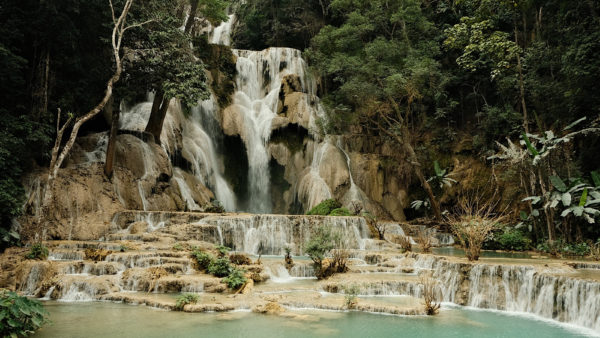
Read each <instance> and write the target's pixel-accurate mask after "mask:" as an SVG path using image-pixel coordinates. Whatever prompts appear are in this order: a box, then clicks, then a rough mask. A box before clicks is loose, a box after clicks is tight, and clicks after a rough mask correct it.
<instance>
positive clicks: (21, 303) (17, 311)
mask: <svg viewBox="0 0 600 338" xmlns="http://www.w3.org/2000/svg"><path fill="white" fill-rule="evenodd" d="M47 322H48V312H47V311H46V310H45V309H44V307H43V306H42V303H40V302H39V301H37V300H33V299H29V298H27V297H22V296H19V295H18V294H17V293H16V292H13V291H9V290H6V289H0V332H1V333H2V336H3V337H26V336H28V335H30V334H33V333H34V332H35V331H36V330H37V329H39V328H40V327H42V325H44V324H45V323H47Z"/></svg>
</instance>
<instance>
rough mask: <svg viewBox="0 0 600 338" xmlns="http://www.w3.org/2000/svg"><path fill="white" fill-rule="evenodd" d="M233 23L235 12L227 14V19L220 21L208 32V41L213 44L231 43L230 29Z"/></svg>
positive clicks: (227, 44)
mask: <svg viewBox="0 0 600 338" xmlns="http://www.w3.org/2000/svg"><path fill="white" fill-rule="evenodd" d="M234 24H235V14H231V15H229V20H227V21H226V22H222V23H221V24H220V25H219V26H218V27H216V28H215V29H214V30H213V31H212V33H211V34H210V38H209V41H210V43H212V44H215V45H224V46H230V45H231V29H232V28H233V25H234Z"/></svg>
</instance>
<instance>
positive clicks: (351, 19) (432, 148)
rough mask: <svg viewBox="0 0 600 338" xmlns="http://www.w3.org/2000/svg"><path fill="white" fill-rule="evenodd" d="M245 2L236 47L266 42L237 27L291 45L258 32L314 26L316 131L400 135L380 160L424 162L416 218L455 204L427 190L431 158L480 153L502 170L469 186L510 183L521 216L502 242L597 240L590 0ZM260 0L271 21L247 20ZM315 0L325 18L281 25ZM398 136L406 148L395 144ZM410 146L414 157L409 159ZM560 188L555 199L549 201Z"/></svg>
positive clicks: (594, 34) (596, 66)
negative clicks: (321, 114)
mask: <svg viewBox="0 0 600 338" xmlns="http://www.w3.org/2000/svg"><path fill="white" fill-rule="evenodd" d="M317 5H318V6H317ZM321 5H323V6H322V7H320V6H321ZM269 6H270V7H269ZM242 7H243V9H244V10H243V11H241V18H240V21H241V22H242V23H243V24H245V26H244V28H245V29H246V30H250V31H251V32H244V34H242V35H240V34H238V35H236V37H237V39H236V43H238V44H239V45H241V46H250V47H258V48H262V47H264V46H263V45H260V44H258V43H257V44H254V45H252V44H251V43H249V41H251V39H250V40H249V39H247V38H246V37H248V36H255V37H257V36H258V35H260V34H263V33H264V32H267V33H264V34H270V36H277V35H278V34H282V35H286V36H288V37H290V38H288V39H289V40H293V41H294V43H292V42H290V43H286V42H285V41H284V40H277V41H271V40H267V39H265V38H259V37H257V38H256V41H261V43H263V44H265V43H268V42H270V45H274V46H290V47H298V45H297V42H298V41H305V40H306V39H305V37H304V35H303V34H304V33H302V34H301V33H297V32H306V31H315V29H314V27H316V26H318V25H320V24H322V25H323V26H322V27H320V29H319V31H318V33H317V34H315V35H314V36H313V37H312V38H311V43H310V48H308V49H306V53H305V55H306V57H307V59H308V60H309V63H310V64H311V65H312V66H313V69H314V70H315V73H316V74H317V76H318V77H319V79H320V83H321V91H322V93H321V94H322V96H323V99H324V102H325V104H326V106H327V111H328V119H327V120H326V121H322V126H323V129H324V131H326V132H331V133H343V132H346V131H347V130H354V131H356V132H357V133H360V134H365V133H366V134H369V135H373V136H375V137H380V138H384V139H386V138H387V139H390V140H393V141H396V142H398V145H399V146H401V148H400V149H401V150H403V151H399V152H398V157H396V158H392V159H390V160H392V161H396V162H399V163H401V162H403V159H405V158H408V160H409V161H410V162H413V163H419V164H420V166H421V167H423V168H424V169H425V171H426V173H423V175H421V174H420V173H418V172H415V173H416V175H417V177H419V179H420V183H421V185H422V186H424V187H426V186H427V185H428V184H429V182H431V183H432V184H431V185H432V187H430V188H427V187H426V190H427V191H428V190H431V192H429V191H428V194H423V195H421V196H417V197H419V198H420V200H419V201H416V202H417V203H415V204H414V206H415V207H416V208H415V209H420V210H418V212H416V215H418V214H419V213H421V214H422V213H425V214H427V211H428V209H431V211H433V215H436V216H437V215H440V214H441V213H439V211H440V210H441V209H451V208H452V205H453V204H454V203H455V202H456V200H453V199H450V200H448V199H447V201H449V202H446V205H442V206H437V205H436V204H437V202H438V199H439V197H440V195H442V194H444V184H441V185H440V186H439V188H438V187H437V186H435V185H434V184H433V183H435V182H436V180H435V179H427V180H424V179H421V178H420V176H424V177H425V175H427V174H429V175H427V176H430V177H432V178H436V177H438V176H439V175H438V173H439V172H441V170H439V168H440V164H442V165H445V166H449V165H451V162H450V160H449V159H450V156H451V155H453V154H454V155H461V156H470V157H472V158H483V159H486V158H488V159H489V160H488V163H487V164H488V168H489V167H491V166H492V165H498V166H500V168H498V171H499V172H500V174H498V175H494V176H492V177H490V176H491V175H487V176H488V177H487V178H486V179H484V180H483V181H484V182H480V186H484V185H487V184H488V183H489V182H490V180H492V181H494V182H493V184H494V185H495V186H497V187H499V188H502V189H504V190H511V191H512V195H511V196H512V197H513V200H514V201H516V203H513V204H512V207H513V208H514V209H515V210H516V213H513V214H512V216H513V218H512V220H511V221H510V222H508V223H510V224H513V225H514V224H517V223H519V222H520V221H521V222H520V223H519V227H520V228H519V229H513V228H507V229H505V230H499V231H500V232H499V233H498V234H496V237H498V239H499V240H500V241H501V242H502V243H503V244H500V246H502V247H506V248H524V247H530V243H529V240H530V239H532V240H534V241H536V242H540V241H543V240H544V239H545V238H550V239H552V240H555V239H557V238H564V240H566V241H568V242H582V241H584V240H586V239H589V240H591V241H592V242H595V240H596V239H597V238H598V237H599V235H600V231H599V229H598V227H597V226H595V223H596V222H597V220H598V216H599V212H598V209H597V203H598V198H597V196H598V195H597V194H598V192H597V188H596V186H595V184H594V179H593V176H594V175H597V174H594V172H595V171H597V170H598V169H599V168H600V160H599V158H598V156H595V155H594V153H595V152H597V149H599V148H600V147H599V146H600V139H599V137H598V129H597V128H598V126H599V124H600V122H599V120H598V113H599V107H600V105H599V103H600V102H598V101H599V98H598V96H597V95H596V94H595V93H596V92H597V91H598V81H597V78H598V76H597V74H598V73H599V71H600V59H599V58H598V57H597V55H595V53H594V52H593V51H595V50H596V49H598V48H599V47H600V46H599V44H600V43H599V41H600V40H599V39H598V37H599V35H600V19H599V17H598V11H599V10H600V3H598V2H597V1H562V0H550V1H540V0H503V1H495V0H437V1H423V0H395V1H382V0H375V1H358V0H331V1H319V3H318V4H316V2H315V3H314V4H313V3H310V4H304V2H302V1H294V0H288V1H273V0H262V1H255V2H253V3H252V5H246V6H245V7H244V6H242ZM267 7H269V8H271V7H272V8H273V10H272V11H271V12H265V11H263V12H262V13H270V16H266V17H265V18H264V21H260V22H266V21H269V22H273V23H272V24H271V25H269V26H268V27H269V28H267V29H265V27H264V26H263V27H262V28H260V27H258V26H257V25H254V24H252V23H253V22H256V21H259V18H257V16H256V15H257V11H259V10H260V9H261V8H267ZM319 7H320V8H322V9H323V10H322V11H321V13H319V15H318V17H319V18H321V17H322V18H324V20H322V21H321V20H318V21H313V22H305V23H304V24H303V25H304V26H301V27H299V26H298V25H302V24H301V23H298V22H294V23H293V24H290V26H289V27H288V26H286V15H288V14H285V15H284V14H282V13H279V12H278V11H277V9H278V8H304V9H305V11H306V13H311V12H312V11H315V10H316V9H319ZM265 15H266V14H265ZM292 27H293V28H294V30H291V28H292ZM291 37H293V38H291ZM582 118H585V120H583V121H582V122H580V123H579V124H578V125H576V126H574V127H571V128H570V129H569V130H567V131H563V129H564V128H565V127H568V126H570V125H571V123H573V122H575V121H578V120H580V119H582ZM350 127H352V128H350ZM357 127H358V128H357ZM527 133H529V134H527ZM524 135H526V136H524ZM507 138H509V139H510V140H511V142H512V143H515V144H516V145H517V147H516V148H519V149H520V152H519V153H518V154H521V155H523V158H522V161H521V162H520V163H519V165H515V164H516V162H515V157H514V156H512V157H511V155H515V153H514V151H513V154H507V153H506V152H505V150H506V149H503V148H502V147H500V146H499V143H498V142H500V143H501V144H502V145H503V146H504V147H507V148H510V146H509V145H507V141H506V139H507ZM423 141H428V142H427V146H424V145H423V144H424V142H423ZM519 141H520V142H522V146H521V145H519ZM406 143H408V144H410V145H411V146H412V147H406V146H405V145H403V146H402V144H406ZM411 148H412V149H411ZM516 148H514V147H513V148H512V149H513V150H515V149H516ZM413 150H414V152H415V153H416V154H417V156H416V157H411V153H412V152H413ZM498 152H500V153H501V154H500V155H498V156H496V157H495V158H494V160H493V161H492V159H491V156H492V155H494V154H496V153H498ZM527 154H528V155H527ZM438 161H439V163H438ZM434 164H435V165H434ZM432 169H435V170H432ZM450 169H451V168H450ZM442 179H444V177H442ZM559 180H560V181H563V182H564V183H562V184H561V183H558V182H559ZM423 181H427V182H428V184H425V183H424V182H423ZM438 181H439V180H438ZM442 183H443V182H442ZM450 183H453V182H450ZM458 183H459V185H460V184H461V182H458ZM471 188H473V187H471ZM570 189H572V190H570ZM584 192H585V193H584ZM566 193H568V195H567V196H565V194H566ZM590 194H593V195H594V196H592V195H590ZM506 195H510V194H506ZM553 196H555V197H553ZM561 196H565V200H564V201H565V204H563V203H556V202H555V201H556V200H557V198H558V199H559V200H560V198H561ZM567 198H568V200H567ZM522 199H523V201H522V202H520V201H521V200H522ZM567 201H568V202H569V203H566V202H567ZM534 202H535V203H534ZM422 206H424V207H423V208H421V207H422ZM436 209H437V210H436ZM575 209H577V215H575V214H573V211H575ZM449 211H452V210H449ZM519 211H521V212H520V213H519ZM587 211H589V212H590V213H589V214H587ZM563 215H564V216H563ZM438 218H439V216H438ZM519 218H521V220H520V221H519ZM522 227H525V229H523V228H522ZM527 229H528V230H527ZM523 230H525V231H524V232H523ZM519 235H525V236H526V237H525V238H524V239H522V240H521V239H519ZM514 241H516V242H515V243H512V242H514ZM496 245H497V244H496Z"/></svg>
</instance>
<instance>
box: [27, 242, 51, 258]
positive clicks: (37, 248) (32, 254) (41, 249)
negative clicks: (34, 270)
mask: <svg viewBox="0 0 600 338" xmlns="http://www.w3.org/2000/svg"><path fill="white" fill-rule="evenodd" d="M48 254H49V251H48V248H47V247H46V246H44V244H42V243H35V244H32V245H31V248H29V252H28V253H27V254H26V255H25V258H27V259H40V260H45V259H46V258H48Z"/></svg>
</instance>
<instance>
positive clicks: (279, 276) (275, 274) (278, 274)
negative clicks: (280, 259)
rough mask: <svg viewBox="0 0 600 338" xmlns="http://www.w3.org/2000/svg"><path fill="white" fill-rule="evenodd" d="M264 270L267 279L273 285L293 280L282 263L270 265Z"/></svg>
mask: <svg viewBox="0 0 600 338" xmlns="http://www.w3.org/2000/svg"><path fill="white" fill-rule="evenodd" d="M265 270H266V271H267V273H268V274H269V279H270V280H271V281H273V282H275V283H289V282H292V281H293V280H294V279H293V278H292V276H290V273H289V272H288V270H287V269H286V268H285V266H284V265H283V264H282V263H275V264H271V265H270V266H268V267H267V268H266V269H265Z"/></svg>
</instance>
